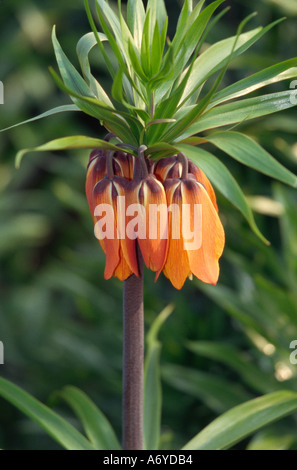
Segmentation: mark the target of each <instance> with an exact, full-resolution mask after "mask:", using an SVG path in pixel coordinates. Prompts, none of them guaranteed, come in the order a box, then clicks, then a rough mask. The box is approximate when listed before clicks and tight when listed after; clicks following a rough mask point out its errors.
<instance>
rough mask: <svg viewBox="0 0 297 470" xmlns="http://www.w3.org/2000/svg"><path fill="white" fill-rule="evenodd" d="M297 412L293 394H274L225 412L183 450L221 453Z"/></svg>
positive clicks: (296, 396) (283, 392) (295, 396)
mask: <svg viewBox="0 0 297 470" xmlns="http://www.w3.org/2000/svg"><path fill="white" fill-rule="evenodd" d="M296 411H297V393H295V392H290V391H281V392H275V393H271V394H268V395H264V396H263V397H260V398H256V399H254V400H251V401H248V402H246V403H244V404H242V405H238V406H236V407H235V408H233V409H232V410H229V411H227V412H226V413H224V414H223V415H222V416H220V417H219V418H217V419H215V420H214V421H213V422H212V423H211V424H209V425H208V426H207V427H206V428H204V429H203V430H202V431H201V432H200V433H199V434H197V436H195V437H194V438H193V439H191V441H190V442H188V443H187V444H186V445H185V446H184V447H183V450H223V449H229V448H230V447H232V446H233V445H234V444H236V443H237V442H240V441H241V440H242V439H244V438H245V437H247V436H249V435H250V434H252V433H253V432H255V431H257V430H258V429H260V428H262V427H263V426H266V425H267V424H269V423H272V422H273V421H276V420H278V419H280V418H283V417H284V416H287V415H289V414H292V413H295V412H296Z"/></svg>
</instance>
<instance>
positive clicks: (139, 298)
mask: <svg viewBox="0 0 297 470" xmlns="http://www.w3.org/2000/svg"><path fill="white" fill-rule="evenodd" d="M137 252H138V253H137V254H138V264H139V277H137V276H135V274H132V276H130V277H129V278H128V279H126V281H124V288H123V291H124V292H123V330H124V331H123V398H122V407H123V408H122V424H123V437H122V441H123V442H122V444H123V449H124V450H142V449H143V362H144V361H143V357H144V314H143V259H142V256H141V253H140V250H139V249H137Z"/></svg>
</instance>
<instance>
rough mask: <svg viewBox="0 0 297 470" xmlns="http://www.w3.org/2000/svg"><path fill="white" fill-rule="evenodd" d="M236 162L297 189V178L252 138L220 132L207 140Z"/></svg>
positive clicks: (235, 133) (234, 133) (236, 133)
mask: <svg viewBox="0 0 297 470" xmlns="http://www.w3.org/2000/svg"><path fill="white" fill-rule="evenodd" d="M206 140H207V141H208V142H211V143H213V144H214V145H215V146H216V147H218V148H219V149H221V150H223V151H224V152H226V153H227V154H228V155H230V156H231V157H233V158H234V159H235V160H238V161H239V162H241V163H243V164H244V165H247V166H249V167H251V168H254V169H256V170H258V171H260V172H261V173H264V174H265V175H268V176H271V177H272V178H275V179H278V180H280V181H282V182H283V183H286V184H288V185H290V186H293V187H295V188H296V187H297V176H296V175H294V174H293V173H291V172H290V171H289V170H287V169H286V168H285V167H284V166H283V165H281V164H280V163H279V162H278V161H277V160H275V159H274V158H273V157H272V156H271V155H270V154H269V153H268V152H266V150H264V149H263V148H262V147H261V146H260V145H259V144H257V143H256V142H255V141H254V140H252V139H251V138H250V137H247V136H246V135H244V134H240V133H239V132H231V131H229V132H219V133H216V134H212V135H210V136H208V137H207V139H206Z"/></svg>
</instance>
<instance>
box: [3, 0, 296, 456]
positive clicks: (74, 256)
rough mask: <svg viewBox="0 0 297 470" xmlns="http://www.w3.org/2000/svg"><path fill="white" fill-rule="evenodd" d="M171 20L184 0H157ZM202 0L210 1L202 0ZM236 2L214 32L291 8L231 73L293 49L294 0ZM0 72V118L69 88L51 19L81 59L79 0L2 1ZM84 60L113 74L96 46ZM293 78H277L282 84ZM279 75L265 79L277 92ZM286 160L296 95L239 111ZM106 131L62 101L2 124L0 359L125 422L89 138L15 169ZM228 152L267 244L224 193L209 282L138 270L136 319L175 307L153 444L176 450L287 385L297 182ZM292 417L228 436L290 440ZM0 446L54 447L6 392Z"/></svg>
mask: <svg viewBox="0 0 297 470" xmlns="http://www.w3.org/2000/svg"><path fill="white" fill-rule="evenodd" d="M166 3H167V5H168V6H169V9H168V10H169V13H170V34H171V35H172V32H173V31H174V26H175V22H176V19H177V15H178V12H179V9H180V5H179V4H178V2H176V1H173V0H171V1H170V2H166ZM206 3H210V2H206ZM227 4H230V5H231V6H232V8H231V11H230V12H229V13H228V14H227V15H226V16H225V17H224V18H223V19H222V20H221V22H220V26H219V27H216V28H215V30H213V31H212V32H211V34H210V35H209V37H208V38H207V41H208V42H209V43H212V42H214V41H216V40H220V39H223V38H224V37H227V36H230V35H232V34H234V33H235V32H236V28H237V25H238V23H239V21H240V20H242V19H243V18H244V17H245V16H246V15H247V14H249V13H251V12H252V11H255V10H256V11H258V16H257V17H256V18H255V19H254V20H253V24H252V25H250V28H252V27H254V26H257V25H261V24H262V25H266V24H267V23H269V22H271V21H273V20H275V19H277V18H279V17H281V16H287V20H286V21H285V22H284V23H281V24H280V25H278V26H277V27H276V28H274V29H273V30H272V31H270V32H269V33H268V34H267V35H266V36H265V37H264V38H263V39H262V40H261V41H260V42H259V43H257V44H256V45H255V46H253V47H252V48H251V49H249V50H248V51H247V52H246V53H245V54H244V55H242V56H240V57H239V58H237V59H236V60H234V61H233V62H232V64H231V67H230V70H229V73H228V74H227V75H226V78H225V79H224V81H225V84H228V83H231V82H232V81H235V80H237V79H239V78H243V77H244V76H246V75H248V74H251V73H253V72H255V71H257V70H260V69H261V68H263V67H264V66H269V65H273V64H274V63H276V62H278V61H281V60H285V59H289V58H291V57H294V56H295V55H296V45H297V28H296V21H297V1H296V0H262V1H259V0H250V1H249V2H247V1H243V0H242V1H241V0H233V1H231V2H230V1H229V2H228V1H227ZM0 13H1V14H0V80H2V81H3V83H4V90H5V103H4V104H3V105H0V128H3V127H6V126H8V125H11V124H13V123H15V122H18V121H21V120H24V119H27V118H30V117H32V116H34V115H36V114H38V113H40V112H42V111H46V110H47V109H50V108H52V107H54V106H59V105H62V104H66V103H68V102H69V99H68V98H67V96H65V95H63V94H62V93H61V92H59V91H58V90H57V88H56V86H55V84H54V83H53V81H52V78H51V76H50V73H49V71H48V66H50V65H52V66H55V58H54V53H53V49H52V45H51V40H50V34H51V27H52V25H53V24H56V25H57V34H58V37H59V39H60V41H61V43H62V46H63V48H64V49H65V51H66V53H67V55H68V57H69V58H70V60H71V61H73V63H74V64H75V65H77V59H76V57H75V47H76V43H77V41H78V40H79V38H80V37H81V36H82V35H83V34H85V33H86V32H88V31H89V26H88V22H87V19H86V15H85V13H84V9H83V1H82V0H73V1H72V2H66V1H65V2H61V1H58V0H51V1H49V0H44V1H43V2H37V1H33V0H31V1H28V0H24V1H22V2H20V1H17V0H10V1H8V0H3V1H2V2H1V3H0ZM92 55H93V70H94V73H95V74H96V76H97V77H99V80H100V82H101V83H103V85H104V86H106V87H107V88H110V86H111V84H110V81H109V80H108V76H107V74H106V72H105V71H104V70H102V67H101V65H102V63H101V62H100V57H98V54H96V52H95V51H94V53H92ZM288 87H289V83H288V82H282V83H281V84H278V85H277V89H278V90H282V89H287V88H288ZM274 89H275V87H273V86H271V87H270V88H269V89H267V92H269V91H270V90H271V91H273V90H274ZM240 127H241V128H242V129H244V131H245V132H246V133H247V134H248V135H250V136H252V137H254V138H255V139H257V140H258V141H259V142H260V143H261V144H262V145H263V146H264V148H266V149H267V150H268V151H270V152H271V153H272V154H273V155H274V156H275V157H276V158H278V159H279V161H281V162H282V163H283V164H285V165H286V166H287V167H288V168H290V169H291V170H292V171H294V172H295V173H296V171H297V136H296V129H297V117H296V110H295V108H293V110H290V111H286V112H284V113H278V114H276V115H272V116H268V117H267V118H263V119H258V120H255V121H252V122H251V123H248V124H243V125H241V126H240ZM75 134H81V135H83V134H84V135H90V136H94V137H102V136H103V135H104V134H102V129H100V126H99V125H98V123H97V122H96V121H95V120H94V119H92V118H90V117H87V116H85V115H83V114H82V113H74V114H68V113H67V114H60V115H57V116H55V117H50V118H47V119H45V120H43V121H38V122H36V123H32V124H30V125H27V126H23V127H19V128H16V129H13V130H11V131H9V132H7V133H4V134H1V136H0V156H1V158H0V191H1V197H0V265H1V269H0V340H1V341H2V342H3V343H4V350H5V364H4V365H0V373H1V375H3V376H5V377H6V378H8V379H10V380H12V381H13V382H15V383H17V384H19V385H20V386H22V387H23V388H24V389H26V390H27V391H29V392H31V393H32V394H34V395H35V396H36V397H38V398H39V399H40V400H42V401H44V402H46V403H48V404H52V406H54V407H55V409H57V410H58V411H59V412H61V413H62V414H63V415H64V416H65V417H66V418H69V420H71V421H72V422H74V423H75V421H74V418H73V415H72V413H71V412H70V410H69V409H68V408H67V407H66V405H65V406H64V404H63V403H62V402H61V401H60V400H59V399H58V397H57V395H55V393H54V392H55V391H56V390H59V389H60V388H61V387H63V386H64V385H67V384H72V385H76V386H78V387H80V388H81V389H83V390H84V391H85V392H86V393H87V394H89V395H90V397H91V398H92V399H93V400H94V401H95V402H96V403H97V404H98V405H99V406H100V408H101V409H102V410H103V412H104V413H105V414H106V415H107V417H108V418H109V419H110V420H111V422H112V424H113V425H114V427H115V429H116V431H117V433H118V436H120V432H121V431H120V423H121V349H122V319H121V294H122V284H121V283H120V282H119V281H117V280H111V281H108V282H106V281H104V279H103V270H104V256H103V254H102V252H101V250H100V248H99V245H98V242H97V241H96V239H95V237H94V235H93V223H92V218H91V215H90V214H89V209H88V206H87V201H86V198H85V195H84V180H85V172H86V165H87V161H88V152H87V151H73V152H65V153H47V154H45V153H44V154H30V155H28V156H27V157H25V159H24V160H23V163H22V165H21V168H20V170H16V169H15V167H14V156H15V153H16V151H17V150H19V149H20V148H24V147H30V146H36V145H39V144H42V143H43V142H45V141H47V140H51V139H53V138H58V137H63V136H67V135H75ZM217 155H218V156H219V157H220V158H222V159H223V160H224V163H226V165H227V166H228V167H229V168H230V170H231V171H232V173H233V175H234V176H235V177H236V178H237V180H238V181H239V183H240V185H241V187H242V188H243V190H244V192H245V194H246V195H247V196H248V198H249V201H250V204H251V206H252V207H253V209H254V210H255V211H256V219H257V223H258V224H259V226H260V227H261V229H262V231H263V233H264V235H265V236H266V237H267V238H268V239H269V240H270V241H271V246H270V247H267V246H264V245H263V244H262V242H261V241H259V240H258V239H257V238H256V236H255V235H254V234H253V233H251V231H250V229H249V227H248V226H247V224H246V222H245V221H244V220H243V218H242V217H241V215H240V214H239V213H238V212H236V211H235V209H234V208H233V207H232V206H231V205H230V204H229V203H228V202H227V201H226V200H224V199H223V198H222V197H220V195H218V200H219V206H220V214H221V218H222V221H223V223H224V226H225V230H226V250H225V252H224V255H223V258H222V262H221V276H220V281H219V284H218V285H217V286H216V287H210V286H206V285H203V284H202V283H201V282H199V281H197V280H196V281H193V282H190V281H188V282H187V283H186V285H185V287H184V288H183V290H182V291H181V292H178V291H176V290H175V289H174V288H173V287H172V286H171V285H170V283H169V281H167V280H166V279H165V278H164V277H161V278H160V279H159V280H158V283H157V284H155V283H154V274H153V273H151V272H148V271H146V273H145V306H146V308H145V318H146V328H148V327H149V325H150V324H151V322H152V321H153V319H154V318H155V317H156V315H157V314H158V313H159V312H160V311H161V310H162V308H163V307H165V306H166V305H167V304H168V303H171V302H173V303H174V304H175V311H174V313H173V314H172V315H171V317H170V318H169V319H168V320H167V322H166V325H165V326H164V327H163V330H162V332H161V340H162V343H163V350H162V358H161V359H162V375H163V398H164V405H163V416H162V423H163V427H162V430H163V435H162V443H163V444H162V445H163V448H166V449H170V448H173V449H176V448H178V446H181V445H183V444H184V443H185V442H187V440H188V439H189V438H191V437H192V436H193V435H194V434H196V433H197V432H198V431H199V430H200V429H202V427H204V426H205V425H206V424H208V423H209V422H210V421H211V420H212V419H214V418H215V417H216V416H217V415H219V414H220V413H222V412H224V411H225V410H227V409H229V408H231V407H232V406H235V405H236V404H238V403H241V402H243V401H245V400H247V399H249V398H252V397H256V396H259V395H262V394H264V393H267V392H270V391H274V390H279V389H294V390H297V365H292V364H291V363H290V360H289V359H290V353H291V352H292V350H290V348H289V345H290V343H291V341H293V340H295V339H296V340H297V289H296V287H297V210H296V208H297V196H296V191H294V190H291V189H288V188H285V187H284V186H282V185H280V184H277V183H272V182H271V180H270V179H269V178H267V177H265V176H262V175H259V174H257V173H256V172H254V171H252V170H250V169H247V168H244V167H242V166H240V165H239V164H237V163H235V162H234V161H231V160H230V159H228V157H225V156H224V157H223V156H222V155H221V154H220V152H218V153H217ZM296 430H297V422H296V418H294V417H291V418H288V419H285V420H282V421H280V422H279V423H277V424H275V425H272V426H270V427H269V428H267V429H265V430H264V431H261V432H260V433H258V434H257V435H256V436H254V437H253V438H251V439H248V440H246V441H245V442H244V443H241V444H240V446H237V448H241V449H242V448H243V449H246V448H247V449H272V448H273V449H290V448H297V432H296ZM0 448H4V449H34V450H37V449H57V448H59V447H58V445H56V444H55V443H54V442H53V441H52V440H51V439H50V438H49V437H47V436H46V435H45V434H44V433H43V432H42V431H41V430H40V429H39V428H38V427H37V425H35V424H32V423H31V422H30V421H29V420H28V419H27V418H26V417H24V416H23V415H22V414H21V413H19V412H18V411H17V410H15V409H14V408H13V407H12V406H10V405H8V404H7V403H6V402H5V401H4V400H2V399H0Z"/></svg>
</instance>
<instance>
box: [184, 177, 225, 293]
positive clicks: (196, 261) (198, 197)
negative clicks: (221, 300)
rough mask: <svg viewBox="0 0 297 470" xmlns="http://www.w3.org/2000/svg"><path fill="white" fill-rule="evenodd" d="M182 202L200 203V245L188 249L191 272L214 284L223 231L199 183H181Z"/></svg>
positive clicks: (205, 192) (208, 198) (221, 249)
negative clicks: (193, 248)
mask: <svg viewBox="0 0 297 470" xmlns="http://www.w3.org/2000/svg"><path fill="white" fill-rule="evenodd" d="M182 199H183V202H184V203H188V204H201V208H202V227H200V230H201V232H202V245H201V247H200V248H199V249H196V250H188V251H187V253H188V259H189V265H190V269H191V272H192V273H193V274H194V275H195V276H196V277H198V278H199V279H200V280H201V281H203V282H206V283H209V284H216V283H217V280H218V277H219V263H218V260H219V258H220V256H221V254H222V252H223V249H224V244H225V233H224V228H223V226H222V223H221V221H220V219H219V216H218V214H217V212H216V210H215V208H214V206H213V203H212V201H211V199H210V197H209V195H208V193H207V191H206V189H205V187H204V186H203V185H202V184H201V183H195V182H194V181H191V180H188V181H185V182H183V185H182Z"/></svg>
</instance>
